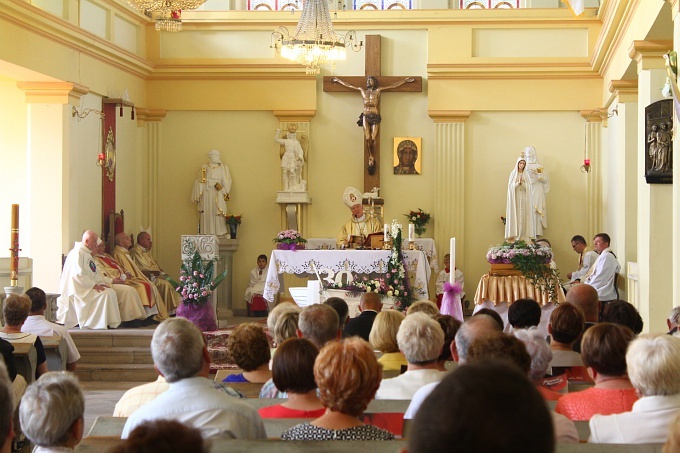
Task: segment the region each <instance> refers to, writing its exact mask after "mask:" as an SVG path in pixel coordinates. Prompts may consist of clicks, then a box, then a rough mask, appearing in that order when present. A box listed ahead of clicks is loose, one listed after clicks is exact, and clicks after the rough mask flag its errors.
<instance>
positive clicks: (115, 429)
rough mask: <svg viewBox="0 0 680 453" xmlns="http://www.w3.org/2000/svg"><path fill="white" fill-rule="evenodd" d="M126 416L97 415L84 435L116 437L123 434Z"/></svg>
mask: <svg viewBox="0 0 680 453" xmlns="http://www.w3.org/2000/svg"><path fill="white" fill-rule="evenodd" d="M126 421H127V417H97V418H96V419H95V421H94V424H92V428H90V432H88V433H87V436H86V437H117V438H119V439H120V435H121V434H123V427H124V426H125V422H126Z"/></svg>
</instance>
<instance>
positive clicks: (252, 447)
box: [76, 437, 662, 453]
mask: <svg viewBox="0 0 680 453" xmlns="http://www.w3.org/2000/svg"><path fill="white" fill-rule="evenodd" d="M119 442H120V439H118V438H114V437H87V438H85V439H83V441H82V442H81V443H80V445H78V447H76V452H77V453H100V452H102V451H108V450H110V449H111V448H112V447H114V446H116V445H118V443H119ZM406 444H407V441H405V440H392V441H385V442H380V441H347V442H340V441H338V442H333V441H304V442H301V441H298V442H291V441H284V440H238V439H235V440H225V439H214V440H212V448H211V451H212V452H214V453H222V452H228V453H253V452H257V453H309V452H315V453H317V452H318V453H343V452H344V453H356V452H365V451H369V452H371V453H395V452H398V451H400V450H401V449H403V448H406ZM661 449H662V445H661V444H638V445H632V444H629V445H625V446H622V445H616V444H557V448H556V452H557V453H621V452H622V451H625V452H626V453H661Z"/></svg>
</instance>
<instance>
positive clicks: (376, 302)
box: [359, 293, 382, 312]
mask: <svg viewBox="0 0 680 453" xmlns="http://www.w3.org/2000/svg"><path fill="white" fill-rule="evenodd" d="M359 307H360V308H361V311H364V310H374V311H377V312H380V310H381V309H382V299H380V296H379V295H378V293H364V295H363V296H361V301H360V302H359Z"/></svg>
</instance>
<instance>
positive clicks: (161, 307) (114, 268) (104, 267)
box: [94, 253, 168, 321]
mask: <svg viewBox="0 0 680 453" xmlns="http://www.w3.org/2000/svg"><path fill="white" fill-rule="evenodd" d="M94 259H95V261H96V262H97V269H99V270H100V271H101V273H102V274H103V275H104V277H105V278H106V279H107V280H113V279H116V278H121V275H123V274H126V273H127V271H126V269H125V267H123V266H122V265H121V264H119V263H118V262H116V260H115V259H114V258H113V257H112V256H111V255H108V254H106V253H105V254H103V255H96V256H95V257H94ZM130 275H132V273H130ZM125 284H126V285H127V286H130V287H132V288H134V289H135V290H136V291H137V294H139V298H140V299H141V300H142V305H145V306H147V307H153V306H157V307H158V315H157V320H158V321H164V320H166V319H168V310H167V309H166V308H165V304H164V303H163V300H162V299H161V295H160V293H159V292H158V289H157V288H156V286H155V285H154V284H153V283H151V281H150V280H149V279H148V278H146V277H144V276H142V277H135V276H132V277H127V276H126V278H125Z"/></svg>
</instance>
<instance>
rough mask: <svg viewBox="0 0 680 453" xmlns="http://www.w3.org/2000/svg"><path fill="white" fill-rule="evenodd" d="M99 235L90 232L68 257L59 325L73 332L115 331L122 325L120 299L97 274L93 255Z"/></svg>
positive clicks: (60, 299)
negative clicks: (87, 330)
mask: <svg viewBox="0 0 680 453" xmlns="http://www.w3.org/2000/svg"><path fill="white" fill-rule="evenodd" d="M96 245H97V233H95V232H94V231H86V232H85V233H84V234H83V241H82V242H76V243H75V246H74V247H73V250H71V251H70V252H69V253H68V256H67V257H66V262H65V263H64V269H63V271H62V273H61V281H60V283H59V291H60V293H61V296H59V298H58V299H57V321H58V322H59V323H60V324H63V325H64V326H66V328H68V329H70V328H72V327H75V326H76V324H78V325H80V328H81V329H106V328H107V327H111V328H113V329H115V328H116V327H118V326H119V325H120V321H121V313H120V310H119V308H118V297H116V292H115V291H114V290H113V288H109V287H108V286H106V285H104V284H103V281H102V280H101V276H98V274H97V265H96V264H95V262H94V258H92V251H93V250H94V249H95V247H96Z"/></svg>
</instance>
